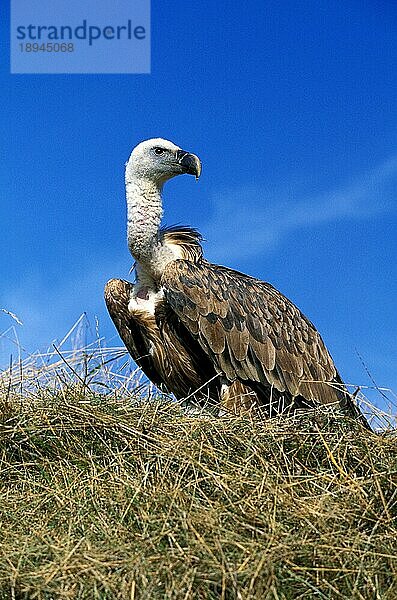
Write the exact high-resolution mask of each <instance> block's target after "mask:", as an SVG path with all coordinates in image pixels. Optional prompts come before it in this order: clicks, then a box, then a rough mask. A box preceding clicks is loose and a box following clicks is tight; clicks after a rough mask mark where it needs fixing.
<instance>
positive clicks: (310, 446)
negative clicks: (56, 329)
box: [0, 349, 397, 600]
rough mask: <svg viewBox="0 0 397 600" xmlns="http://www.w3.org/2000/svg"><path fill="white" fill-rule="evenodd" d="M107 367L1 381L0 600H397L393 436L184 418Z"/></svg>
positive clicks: (83, 362) (293, 423)
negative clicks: (302, 599) (249, 599)
mask: <svg viewBox="0 0 397 600" xmlns="http://www.w3.org/2000/svg"><path fill="white" fill-rule="evenodd" d="M110 358H112V357H111V356H110V354H109V353H108V352H106V351H105V350H103V349H101V350H100V352H98V351H96V352H94V351H93V350H92V349H91V350H90V351H87V350H86V351H84V353H83V355H81V353H80V354H79V353H73V352H71V353H69V354H67V353H62V354H61V353H58V352H57V350H55V349H54V352H53V353H52V355H51V356H50V357H49V356H46V357H41V359H40V363H41V364H40V365H39V366H37V363H38V361H37V357H36V359H35V361H34V363H33V362H32V361H30V363H29V362H27V363H25V364H22V365H21V367H19V368H15V367H14V369H13V371H12V372H10V371H8V372H6V373H3V377H2V379H1V382H0V383H1V389H0V467H1V486H0V536H1V538H0V599H1V600H5V599H7V600H8V599H11V600H12V599H22V598H37V599H48V600H49V599H58V598H65V599H66V598H70V599H75V598H76V599H77V598H78V599H90V600H91V599H94V598H100V599H109V600H110V599H134V598H136V599H138V598H142V599H143V598H145V599H150V600H152V599H153V600H156V599H162V598H169V599H171V598H172V599H186V600H189V599H195V598H197V599H206V598H208V599H211V598H214V599H215V598H216V599H225V600H228V599H248V598H252V599H254V598H257V599H267V598H269V599H270V598H272V599H275V600H281V599H295V598H321V599H325V598H327V599H334V598H335V599H338V598H349V599H350V598H357V599H373V600H387V599H390V600H394V599H395V598H397V577H396V574H397V573H396V572H397V556H396V555H397V521H396V512H397V483H396V482H397V477H396V472H397V436H395V435H393V432H392V431H390V432H388V433H383V434H382V435H379V434H371V433H368V432H367V431H364V430H363V429H362V428H361V427H360V426H358V425H356V424H354V423H351V422H347V421H346V419H344V418H341V417H340V416H338V415H337V414H335V413H332V412H330V411H324V410H322V411H319V412H317V413H315V414H310V415H305V416H301V417H299V418H295V419H291V418H290V419H280V420H277V419H275V420H272V421H268V422H260V421H258V420H255V419H251V418H249V417H245V418H237V417H230V418H221V419H213V418H210V417H204V416H203V417H202V418H197V417H193V416H189V415H187V414H186V413H184V412H183V411H182V409H181V408H180V407H179V406H178V405H177V404H176V403H175V402H172V401H170V400H169V399H166V398H157V399H156V398H151V397H150V395H149V397H148V395H147V392H143V391H142V388H141V386H140V382H139V381H138V380H137V375H136V373H132V374H129V375H126V374H125V369H124V370H123V369H120V370H119V371H117V370H115V369H113V370H112V369H110V367H109V364H110V363H109V364H108V363H107V361H108V359H110ZM142 394H144V398H145V402H142Z"/></svg>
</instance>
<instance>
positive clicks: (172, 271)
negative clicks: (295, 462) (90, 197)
mask: <svg viewBox="0 0 397 600" xmlns="http://www.w3.org/2000/svg"><path fill="white" fill-rule="evenodd" d="M183 173H188V174H191V175H194V176H195V177H196V179H198V178H199V177H200V173H201V162H200V159H199V158H198V157H197V156H196V155H195V154H192V153H190V152H186V151H185V150H182V149H181V148H180V147H179V146H176V145H175V144H173V143H172V142H170V141H167V140H164V139H161V138H157V139H150V140H147V141H144V142H141V143H140V144H138V145H137V146H136V147H135V148H134V149H133V151H132V153H131V156H130V158H129V160H128V162H127V163H126V170H125V184H126V196H127V219H128V225H127V238H128V247H129V250H130V252H131V254H132V256H133V257H134V259H135V272H136V281H135V283H134V284H132V283H130V282H128V281H124V280H122V279H111V280H110V281H109V282H108V283H107V284H106V287H105V302H106V305H107V308H108V311H109V313H110V316H111V318H112V320H113V322H114V324H115V326H116V328H117V330H118V332H119V335H120V337H121V338H122V340H123V342H124V344H125V346H126V348H127V350H128V352H129V353H130V355H131V356H132V358H133V359H134V361H135V362H136V363H137V365H138V366H139V367H140V368H141V369H142V371H143V372H144V373H145V375H146V376H147V377H148V378H149V379H150V380H151V381H152V382H153V383H154V384H155V385H156V386H158V387H159V388H160V389H162V390H164V391H166V392H169V393H172V394H174V396H175V397H176V398H177V399H178V400H180V401H181V402H182V403H185V405H187V406H188V405H189V404H193V405H195V406H197V405H199V406H201V407H206V408H208V409H209V410H210V411H211V412H213V413H214V414H216V415H219V414H223V413H224V412H225V411H230V412H232V413H234V414H242V413H245V412H247V411H251V410H255V411H260V412H261V413H262V414H264V415H265V416H266V417H273V416H275V415H278V414H291V413H293V412H295V411H297V410H300V409H308V408H314V407H316V406H317V405H321V404H331V403H335V404H338V405H339V407H340V408H341V410H342V411H343V412H344V413H345V414H347V415H349V416H351V417H353V418H356V419H358V420H361V421H362V422H364V424H365V423H366V421H365V419H364V417H363V415H361V413H360V411H359V409H358V408H357V407H356V405H355V404H354V401H353V400H352V397H351V396H350V395H349V394H348V393H347V390H346V388H345V386H344V384H343V382H342V379H341V377H340V376H339V374H338V371H337V370H336V367H335V365H334V362H333V360H332V358H331V356H330V354H329V352H328V350H327V348H326V347H325V345H324V342H323V341H322V339H321V337H320V334H319V333H318V331H317V330H316V328H315V327H314V325H313V324H312V323H311V322H310V321H309V319H307V317H305V315H303V314H302V313H301V311H300V310H299V309H298V308H297V307H296V306H295V305H294V304H293V303H292V302H291V301H290V300H288V298H286V297H285V296H284V295H283V294H282V293H281V292H279V291H278V290H277V289H275V288H274V287H273V286H272V285H271V284H270V283H266V282H265V281H261V280H259V279H256V278H254V277H250V276H249V275H245V274H243V273H240V272H238V271H235V270H233V269H230V268H227V267H224V266H220V265H216V264H212V263H210V262H208V261H207V260H206V259H205V258H204V256H203V250H202V246H201V241H202V238H201V236H200V234H199V233H198V231H196V230H195V229H192V228H189V227H181V226H177V227H171V228H165V227H162V226H161V220H162V217H163V205H162V190H163V186H164V184H165V183H166V182H167V181H168V180H169V179H171V178H172V177H175V176H176V175H181V174H183Z"/></svg>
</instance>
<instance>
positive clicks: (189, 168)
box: [176, 150, 201, 179]
mask: <svg viewBox="0 0 397 600" xmlns="http://www.w3.org/2000/svg"><path fill="white" fill-rule="evenodd" d="M176 157H177V159H178V163H179V164H180V165H181V167H182V169H183V173H188V174H189V175H194V176H195V177H196V179H198V178H199V177H200V175H201V161H200V159H199V157H198V156H196V155H195V154H190V152H186V151H185V150H177V153H176Z"/></svg>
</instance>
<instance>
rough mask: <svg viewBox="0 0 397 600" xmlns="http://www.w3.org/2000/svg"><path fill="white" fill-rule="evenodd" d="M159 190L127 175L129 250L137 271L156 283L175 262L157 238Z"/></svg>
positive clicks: (159, 203) (160, 206) (159, 207)
mask: <svg viewBox="0 0 397 600" xmlns="http://www.w3.org/2000/svg"><path fill="white" fill-rule="evenodd" d="M162 187H163V186H162V184H158V183H155V182H153V181H152V180H150V179H147V178H145V177H133V176H128V175H127V176H126V193H127V219H128V225H127V238H128V247H129V249H130V252H131V254H132V256H133V257H134V258H135V260H136V261H137V265H138V268H139V271H144V272H145V273H146V274H147V275H149V276H150V277H151V278H152V279H154V280H155V281H159V279H160V278H161V275H162V273H163V271H164V268H165V267H166V265H167V264H168V263H169V262H170V261H171V260H173V259H174V256H173V253H172V251H171V250H170V249H169V248H168V247H167V246H166V245H165V244H164V243H163V242H162V240H161V239H160V235H159V231H160V223H161V219H162V216H163V203H162V197H161V192H162Z"/></svg>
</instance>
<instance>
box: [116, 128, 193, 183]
mask: <svg viewBox="0 0 397 600" xmlns="http://www.w3.org/2000/svg"><path fill="white" fill-rule="evenodd" d="M183 173H188V174H189V175H194V176H195V177H196V179H198V178H199V177H200V173H201V161H200V159H199V158H198V156H196V155H195V154H191V153H190V152H186V151H185V150H182V149H181V148H179V146H176V145H175V144H173V143H172V142H169V141H168V140H163V139H162V138H154V139H151V140H146V141H144V142H141V143H140V144H138V145H137V146H135V148H134V149H133V151H132V152H131V156H130V158H129V159H128V162H127V164H126V181H127V182H128V181H131V180H133V179H136V178H139V179H140V178H143V179H149V180H151V181H153V182H155V183H157V184H158V185H159V187H161V186H162V185H163V184H164V183H165V182H166V181H168V179H171V178H172V177H175V176H176V175H182V174H183Z"/></svg>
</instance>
